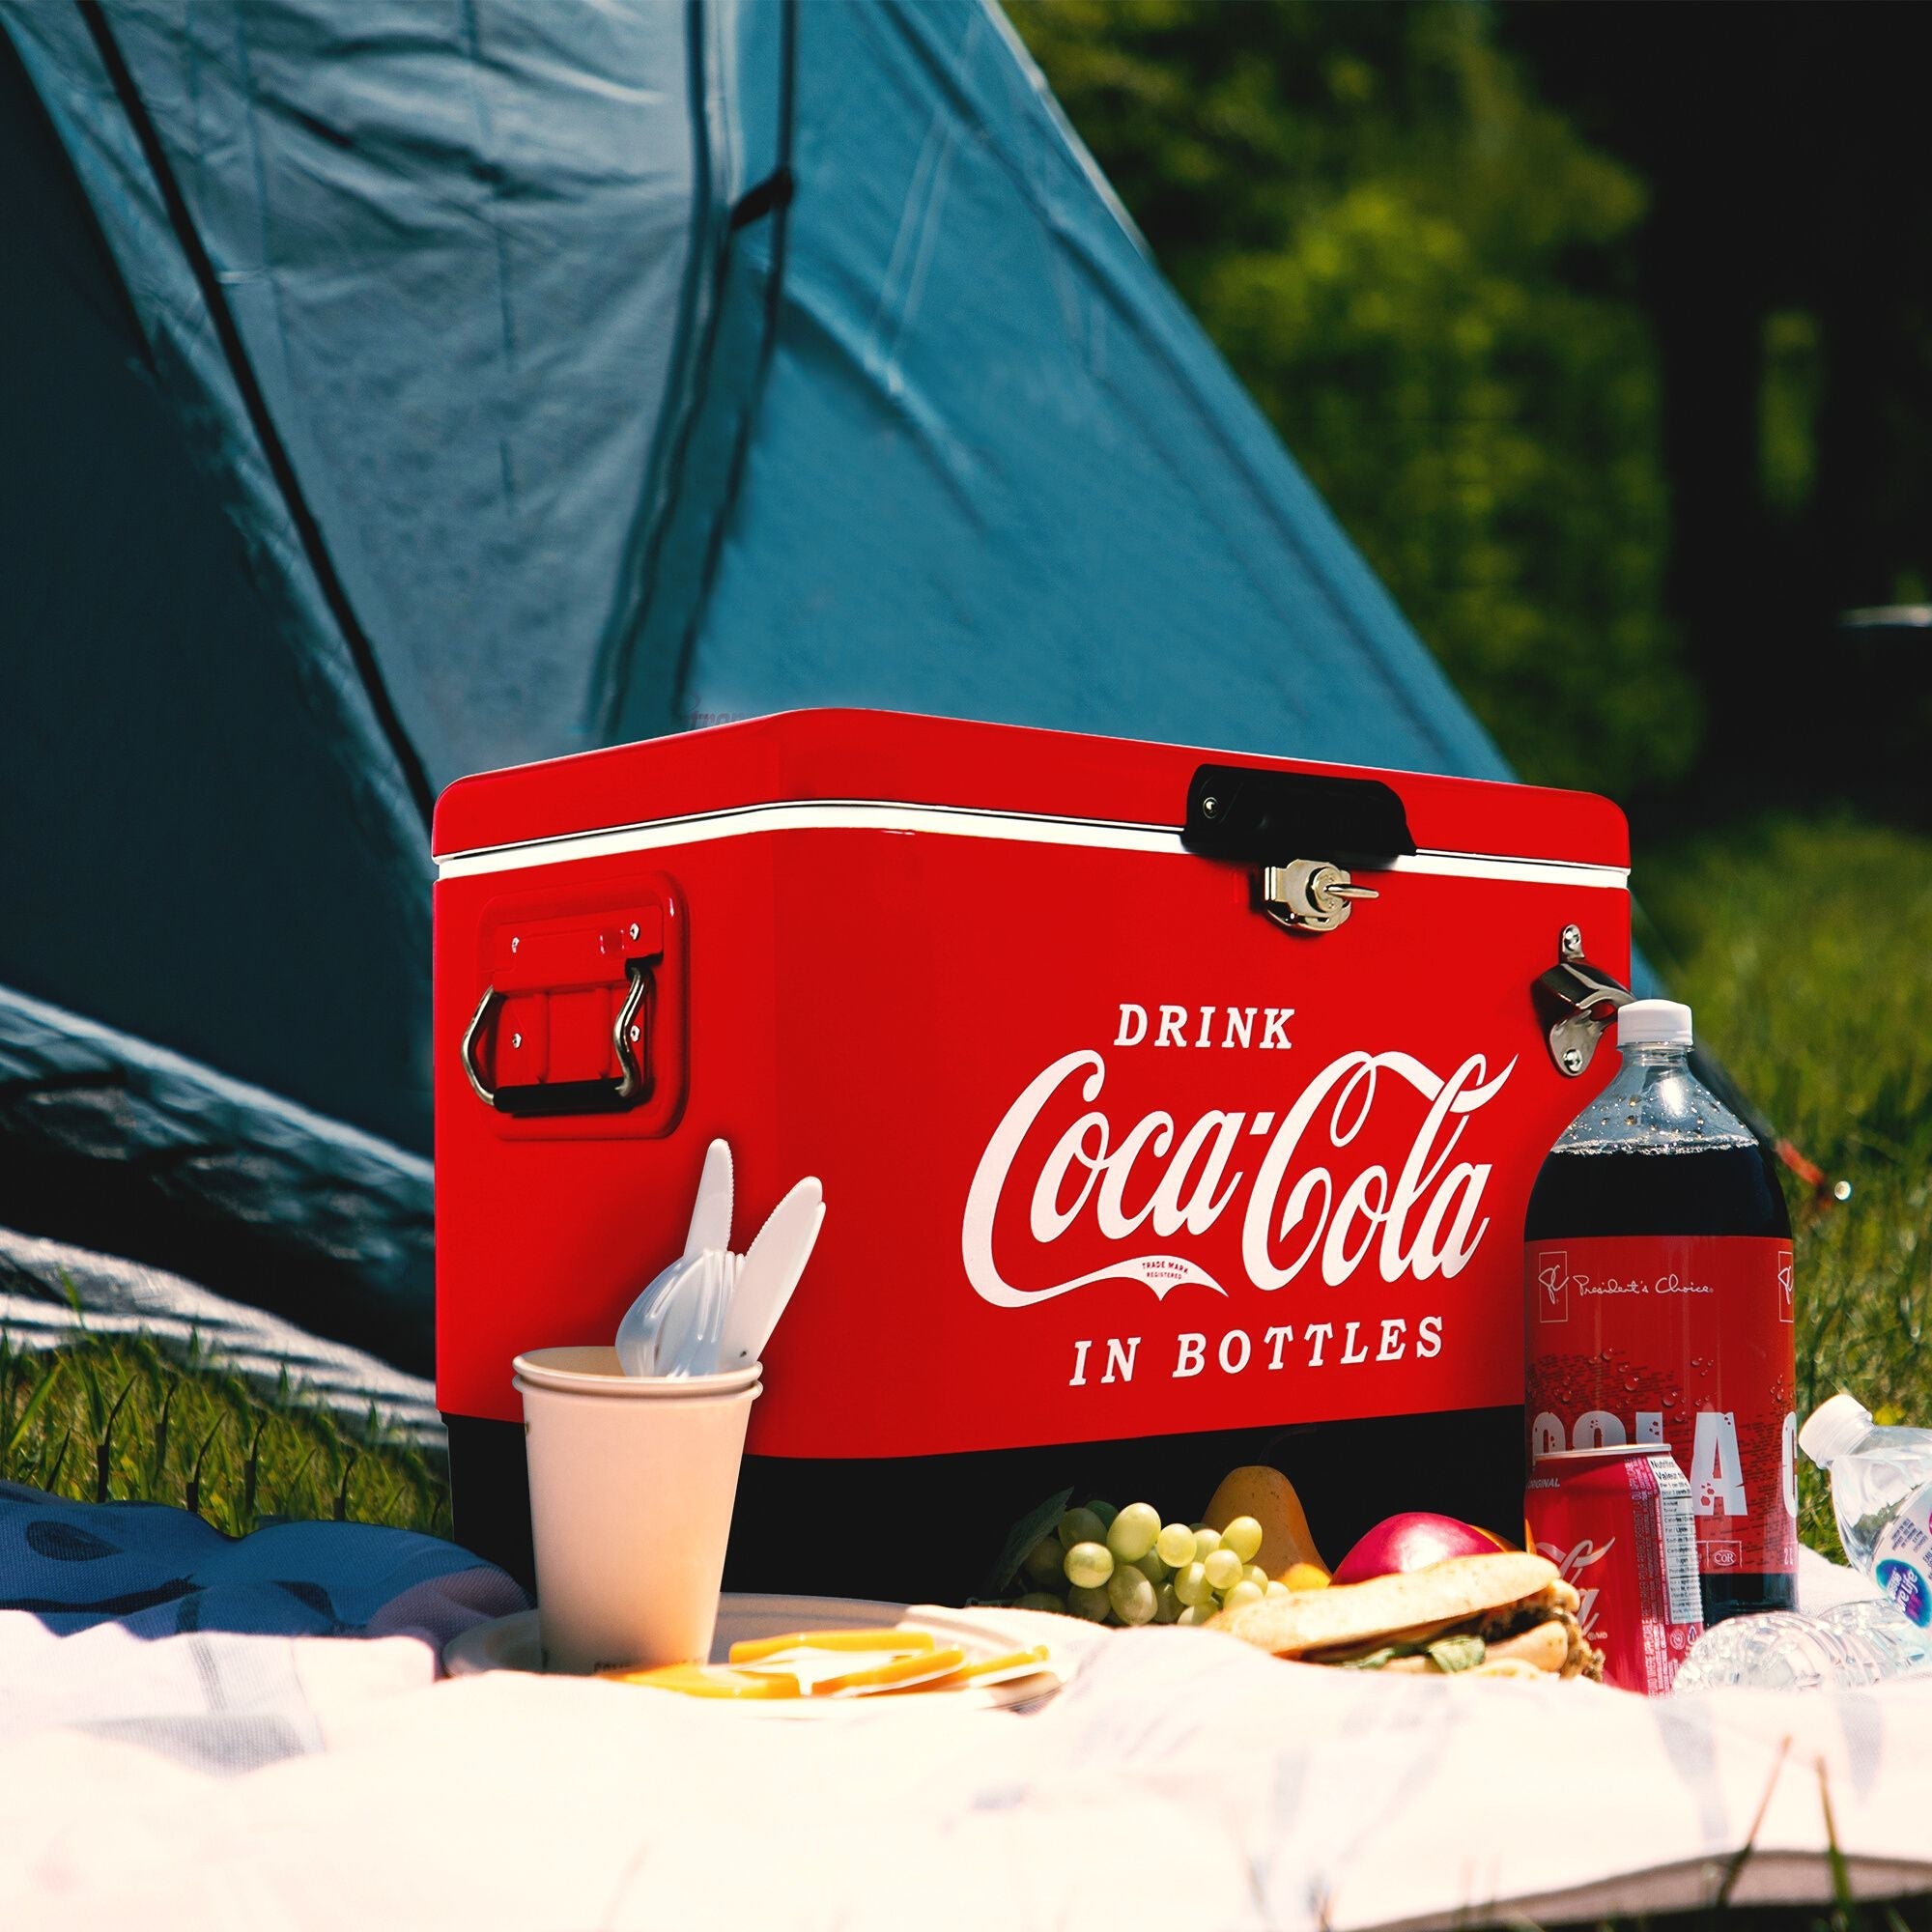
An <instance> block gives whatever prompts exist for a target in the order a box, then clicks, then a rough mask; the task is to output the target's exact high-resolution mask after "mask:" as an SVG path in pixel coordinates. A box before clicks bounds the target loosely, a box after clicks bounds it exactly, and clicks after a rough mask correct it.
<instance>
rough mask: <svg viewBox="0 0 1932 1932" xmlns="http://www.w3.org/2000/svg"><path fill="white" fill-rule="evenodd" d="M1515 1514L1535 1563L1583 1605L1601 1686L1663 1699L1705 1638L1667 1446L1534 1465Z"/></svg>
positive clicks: (1574, 1455) (1595, 1452)
mask: <svg viewBox="0 0 1932 1932" xmlns="http://www.w3.org/2000/svg"><path fill="white" fill-rule="evenodd" d="M1522 1513H1523V1516H1524V1518H1525V1519H1526V1520H1527V1521H1528V1524H1529V1534H1530V1538H1531V1540H1532V1541H1533V1543H1534V1544H1535V1547H1536V1549H1537V1552H1538V1554H1539V1555H1543V1556H1547V1557H1548V1558H1549V1560H1550V1561H1551V1562H1552V1563H1554V1564H1555V1565H1556V1567H1557V1569H1558V1570H1559V1571H1561V1572H1562V1574H1563V1577H1564V1579H1565V1580H1566V1581H1567V1582H1569V1583H1571V1584H1573V1585H1574V1586H1575V1587H1576V1590H1577V1594H1578V1595H1579V1596H1580V1597H1581V1598H1582V1600H1583V1602H1582V1606H1581V1608H1580V1609H1579V1610H1578V1611H1577V1621H1578V1622H1579V1623H1580V1624H1581V1625H1582V1626H1583V1634H1584V1636H1585V1637H1586V1638H1587V1639H1588V1640H1589V1641H1590V1642H1591V1643H1593V1644H1595V1645H1596V1647H1597V1648H1598V1649H1599V1650H1601V1651H1602V1652H1603V1653H1604V1682H1605V1684H1614V1685H1616V1686H1617V1687H1618V1688H1619V1689H1620V1690H1635V1691H1637V1692H1638V1693H1639V1694H1641V1695H1643V1696H1646V1697H1658V1696H1662V1694H1663V1692H1664V1691H1666V1690H1669V1689H1670V1686H1671V1683H1672V1681H1673V1680H1674V1679H1675V1677H1676V1675H1677V1667H1678V1665H1679V1664H1681V1663H1682V1662H1684V1659H1685V1657H1686V1656H1687V1655H1688V1654H1689V1652H1690V1646H1691V1645H1692V1644H1693V1643H1695V1642H1696V1641H1697V1639H1698V1637H1699V1636H1700V1635H1702V1634H1703V1630H1704V1609H1703V1603H1702V1600H1701V1598H1700V1596H1699V1594H1698V1585H1697V1524H1696V1518H1695V1516H1694V1515H1693V1514H1692V1510H1691V1504H1690V1484H1689V1483H1688V1482H1686V1481H1685V1479H1684V1471H1683V1470H1682V1469H1680V1468H1679V1467H1678V1466H1677V1463H1676V1462H1675V1461H1674V1460H1673V1459H1672V1457H1671V1454H1670V1445H1669V1443H1667V1442H1632V1443H1626V1444H1623V1445H1621V1446H1619V1447H1615V1448H1603V1449H1562V1450H1556V1451H1552V1452H1551V1453H1550V1454H1548V1455H1544V1456H1539V1457H1538V1458H1537V1459H1536V1462H1535V1464H1534V1466H1533V1467H1532V1468H1531V1470H1530V1476H1529V1482H1528V1484H1527V1486H1526V1487H1525V1489H1524V1491H1523V1499H1522Z"/></svg>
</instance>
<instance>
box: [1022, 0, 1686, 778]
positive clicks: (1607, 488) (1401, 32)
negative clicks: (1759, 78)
mask: <svg viewBox="0 0 1932 1932" xmlns="http://www.w3.org/2000/svg"><path fill="white" fill-rule="evenodd" d="M1009 13H1010V14H1011V16H1012V18H1013V20H1014V21H1015V23H1016V25H1017V26H1018V29H1019V31H1020V33H1021V35H1022V37H1023V38H1024V39H1025V41H1026V43H1027V44H1028V46H1029V47H1030V48H1031V49H1032V51H1033V53H1034V55H1035V57H1036V58H1037V60H1038V61H1039V63H1040V65H1041V67H1042V68H1043V69H1044V70H1045V72H1046V74H1047V77H1048V79H1049V80H1050V81H1051V82H1052V84H1053V87H1054V89H1055V91H1056V93H1057V94H1058V95H1059V97H1060V99H1061V102H1062V104H1063V105H1064V106H1065V109H1066V112H1067V114H1068V116H1069V117H1070V119H1071V120H1072V122H1073V125H1074V126H1075V128H1077V129H1078V131H1079V132H1080V134H1081V136H1082V137H1083V138H1084V140H1085V141H1086V143H1087V145H1088V146H1089V147H1090V148H1091V149H1092V150H1093V152H1094V157H1095V158H1096V160H1097V161H1098V162H1099V164H1100V166H1101V168H1102V169H1103V170H1104V171H1105V172H1106V173H1107V175H1108V176H1109V177H1110V179H1111V180H1112V181H1113V183H1114V185H1115V186H1116V187H1117V188H1118V190H1119V191H1120V194H1121V196H1122V200H1123V201H1124V202H1125V204H1126V206H1127V208H1128V210H1129V211H1130V212H1131V213H1132V214H1133V216H1134V219H1135V221H1136V222H1137V223H1138V224H1139V226H1140V228H1141V230H1142V232H1143V234H1144V235H1145V236H1146V238H1147V241H1148V242H1149V244H1150V246H1151V249H1152V251H1153V253H1154V255H1155V257H1156V258H1157V259H1158V261H1159V263H1160V265H1161V267H1162V269H1163V270H1165V272H1166V273H1167V274H1168V276H1169V277H1170V278H1171V279H1172V281H1173V282H1174V284H1175V286H1176V288H1177V289H1178V291H1179V294H1180V296H1181V298H1182V299H1183V300H1184V301H1185V302H1186V303H1187V304H1188V306H1189V307H1190V308H1191V309H1192V310H1193V311H1194V313H1195V315H1196V316H1197V317H1199V319H1200V320H1201V322H1202V324H1203V325H1204V326H1205V327H1206V328H1207V330H1208V334H1209V335H1210V336H1211V337H1212V338H1213V339H1214V341H1215V342H1216V343H1217V345H1218V346H1219V347H1220V348H1221V350H1222V351H1223V353H1224V354H1225V355H1227V357H1228V359H1229V361H1230V362H1231V363H1232V364H1233V365H1234V368H1235V370H1236V373H1237V374H1238V375H1239V377H1240V378H1241V380H1242V382H1243V383H1244V384H1246V385H1247V388H1248V390H1249V392H1250V393H1251V394H1252V395H1253V396H1254V398H1255V399H1256V401H1257V402H1258V403H1259V404H1260V405H1261V407H1262V409H1263V410H1264V411H1265V412H1266V413H1267V414H1268V416H1269V417H1270V418H1271V419H1272V420H1273V422H1274V424H1275V426H1276V427H1277V428H1278V429H1279V430H1280V431H1281V433H1282V436H1283V438H1284V440H1286V441H1287V443H1288V446H1289V448H1290V449H1291V450H1292V451H1293V454H1294V455H1295V457H1296V458H1297V459H1298V460H1299V462H1300V463H1301V465H1302V467H1303V468H1304V469H1306V470H1307V471H1308V473H1309V475H1310V477H1311V479H1312V480H1313V482H1314V483H1315V485H1316V487H1317V488H1318V489H1320V490H1321V492H1322V494H1323V495H1324V496H1325V497H1327V499H1328V501H1329V503H1330V504H1331V505H1332V506H1333V508H1334V510H1335V512H1336V514H1337V515H1338V516H1339V517H1340V518H1341V520H1342V522H1343V524H1344V525H1345V526H1347V527H1348V529H1349V531H1350V534H1351V535H1352V536H1353V538H1354V539H1355V541H1356V542H1357V543H1358V544H1359V545H1360V547H1361V548H1362V550H1363V551H1364V552H1365V553H1366V554H1367V555H1368V557H1369V560H1370V561H1371V562H1372V563H1373V564H1374V565H1375V567H1376V569H1377V570H1378V573H1379V574H1380V576H1381V577H1382V579H1383V581H1384V582H1386V583H1387V585H1388V587H1389V589H1390V590H1391V591H1392V592H1393V594H1394V596H1395V598H1396V601H1397V602H1398V603H1399V604H1400V605H1402V607H1403V608H1404V609H1405V611H1406V612H1407V613H1408V615H1409V617H1410V619H1411V620H1412V621H1413V622H1414V624H1415V625H1416V627H1417V629H1418V630H1419V631H1420V632H1421V634H1422V636H1423V638H1424V639H1426V640H1427V641H1428V643H1429V644H1430V645H1431V647H1432V648H1433V649H1434V650H1435V653H1436V655H1437V656H1438V657H1439V659H1440V660H1441V662H1442V664H1443V665H1444V667H1445V668H1446V669H1447V670H1448V672H1449V675H1450V676H1451V678H1452V679H1453V680H1454V681H1455V682H1456V684H1457V685H1458V686H1459V687H1460V689H1461V690H1462V692H1463V695H1464V696H1466V697H1467V699H1468V700H1469V702H1470V703H1471V704H1472V705H1473V706H1474V708H1475V710H1476V712H1477V714H1478V715H1479V716H1480V717H1481V718H1482V720H1483V722H1484V723H1485V724H1486V725H1488V726H1489V727H1490V729H1491V731H1492V733H1493V734H1494V735H1495V737H1496V739H1497V741H1498V742H1499V743H1500V744H1501V746H1502V748H1503V750H1504V752H1505V753H1507V754H1508V755H1509V757H1510V758H1511V759H1512V760H1513V761H1514V762H1515V764H1516V765H1517V767H1518V769H1519V770H1520V772H1521V773H1522V775H1523V776H1524V777H1525V778H1528V779H1532V780H1537V781H1544V782H1554V783H1572V784H1585V785H1588V786H1590V787H1592V788H1595V789H1603V790H1608V791H1611V792H1616V793H1623V794H1629V793H1631V792H1634V791H1640V790H1653V789H1657V788H1660V787H1662V786H1664V785H1667V784H1669V783H1670V782H1671V781H1674V780H1676V779H1678V778H1680V777H1681V776H1682V775H1683V774H1684V773H1685V771H1686V770H1687V769H1688V767H1689V765H1690V760H1691V759H1692V757H1693V756H1694V754H1695V752H1696V749H1697V743H1698V735H1699V725H1698V704H1697V697H1696V693H1695V691H1694V690H1693V687H1692V685H1691V682H1690V678H1689V677H1688V676H1687V675H1686V673H1685V670H1684V668H1683V667H1682V664H1681V661H1680V653H1679V648H1678V640H1677V639H1676V637H1675V635H1674V633H1673V630H1672V627H1671V624H1670V622H1669V621H1668V619H1667V617H1666V615H1665V610H1664V586H1663V572H1664V565H1665V560H1666V550H1667V545H1668V539H1669V528H1668V520H1669V504H1668V501H1667V495H1666V490H1665V485H1664V478H1663V472H1662V456H1661V440H1660V433H1659V407H1660V405H1659V394H1658V384H1657V375H1656V361H1655V356H1654V354H1653V351H1652V345H1651V340H1650V335H1649V329H1648V325H1647V323H1646V320H1645V317H1644V315H1643V312H1642V310H1641V309H1640V307H1639V306H1638V304H1637V302H1636V300H1635V299H1634V296H1633V294H1632V293H1631V291H1630V290H1629V289H1627V288H1626V287H1624V286H1621V283H1622V282H1623V281H1624V280H1626V279H1627V278H1628V260H1629V251H1628V249H1627V248H1626V247H1624V246H1622V245H1621V244H1622V243H1623V242H1624V241H1625V238H1627V236H1628V235H1629V233H1630V231H1631V230H1632V229H1633V228H1634V225H1635V224H1636V223H1638V222H1639V221H1640V219H1641V218H1642V215H1643V212H1644V191H1643V187H1642V185H1641V184H1640V182H1639V181H1638V179H1637V178H1636V177H1635V176H1634V174H1632V173H1631V172H1630V171H1629V170H1628V169H1627V168H1625V167H1623V166H1621V165H1619V164H1618V163H1617V162H1615V161H1613V160H1611V159H1609V158H1608V157H1606V156H1604V155H1602V154H1600V153H1597V152H1595V151H1593V150H1592V149H1591V148H1590V147H1589V146H1587V145H1586V144H1585V143H1584V142H1583V141H1582V140H1581V139H1580V138H1579V137H1578V136H1577V134H1576V133H1575V132H1574V131H1573V129H1572V128H1571V126H1570V124H1569V123H1568V122H1567V121H1566V120H1565V119H1564V118H1563V117H1562V116H1560V115H1558V114H1556V113H1553V112H1551V111H1549V110H1548V109H1547V108H1545V107H1544V106H1542V105H1540V104H1539V103H1538V101H1537V100H1536V99H1535V98H1534V96H1533V93H1532V91H1531V89H1530V87H1529V85H1528V84H1527V82H1526V81H1525V79H1524V78H1523V76H1522V74H1521V73H1520V71H1519V69H1518V67H1517V66H1516V64H1515V63H1514V62H1513V61H1512V60H1511V59H1510V58H1509V57H1507V56H1506V55H1505V54H1504V53H1503V52H1502V51H1501V50H1500V49H1499V47H1498V46H1497V44H1496V37H1495V22H1494V18H1493V15H1492V13H1491V11H1490V10H1489V9H1488V8H1486V7H1481V6H1473V5H1470V6H1428V5H1424V6H1407V5H1381V6H1373V7H1368V6H1352V7H1344V6H1335V5H1321V4H1316V0H1288V3H1287V4H1276V5H1270V6H1229V5H1220V4H1214V3H1213V0H1208V4H1201V0H1009Z"/></svg>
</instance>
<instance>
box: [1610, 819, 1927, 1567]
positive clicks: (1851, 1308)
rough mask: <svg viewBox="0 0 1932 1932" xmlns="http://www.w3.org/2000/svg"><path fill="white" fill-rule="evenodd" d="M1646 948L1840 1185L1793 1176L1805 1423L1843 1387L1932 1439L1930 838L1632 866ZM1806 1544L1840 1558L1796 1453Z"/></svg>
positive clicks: (1745, 832) (1885, 837)
mask: <svg viewBox="0 0 1932 1932" xmlns="http://www.w3.org/2000/svg"><path fill="white" fill-rule="evenodd" d="M1635 886H1636V890H1637V893H1638V895H1640V897H1641V899H1642V901H1643V907H1644V912H1645V914H1646V915H1647V917H1648V922H1649V923H1647V924H1640V925H1639V928H1638V936H1639V938H1640V940H1641V941H1642V942H1643V943H1644V944H1645V945H1646V946H1647V947H1648V948H1649V949H1650V951H1651V952H1652V954H1653V957H1654V958H1655V960H1656V963H1657V964H1658V966H1659V968H1660V969H1661V970H1662V972H1663V973H1664V975H1665V976H1666V978H1667V979H1668V980H1669V981H1670V984H1671V988H1672V990H1673V991H1674V992H1675V993H1677V994H1678V996H1679V997H1681V998H1683V999H1686V1000H1688V1001H1690V1004H1691V1006H1692V1007H1693V1008H1694V1009H1695V1011H1696V1025H1697V1033H1698V1036H1699V1037H1700V1038H1701V1039H1703V1040H1704V1041H1706V1042H1707V1043H1708V1044H1709V1045H1710V1046H1711V1047H1712V1048H1713V1049H1714V1050H1715V1051H1716V1052H1717V1054H1718V1055H1719V1058H1720V1059H1721V1060H1722V1061H1723V1062H1724V1064H1725V1065H1727V1066H1728V1067H1729V1069H1730V1071H1731V1073H1732V1074H1733V1076H1734V1077H1735V1078H1736V1079H1737V1081H1738V1082H1739V1084H1740V1085H1741V1086H1742V1087H1743V1088H1744V1090H1745V1091H1746V1092H1747V1094H1750V1095H1751V1097H1752V1098H1753V1099H1754V1100H1755V1101H1756V1102H1757V1103H1758V1104H1759V1106H1761V1107H1762V1108H1763V1109H1764V1111H1765V1112H1766V1113H1768V1114H1769V1115H1770V1117H1771V1119H1772V1122H1773V1123H1774V1125H1775V1126H1776V1129H1777V1131H1778V1132H1779V1133H1780V1134H1782V1135H1783V1136H1784V1137H1785V1138H1786V1139H1788V1140H1790V1141H1792V1142H1794V1143H1795V1144H1796V1145H1797V1146H1798V1147H1799V1148H1800V1149H1801V1150H1802V1151H1804V1153H1805V1154H1807V1155H1808V1156H1809V1157H1810V1158H1811V1159H1812V1160H1813V1161H1815V1162H1816V1163H1817V1164H1818V1165H1819V1166H1820V1167H1821V1168H1823V1169H1824V1170H1825V1173H1826V1175H1827V1176H1828V1177H1829V1179H1832V1180H1833V1181H1843V1182H1846V1183H1849V1185H1850V1188H1851V1194H1850V1197H1849V1199H1847V1200H1846V1201H1844V1202H1843V1203H1842V1204H1840V1203H1834V1202H1832V1201H1830V1200H1829V1198H1828V1199H1827V1200H1826V1201H1824V1202H1820V1201H1819V1200H1818V1199H1816V1198H1815V1197H1814V1196H1813V1194H1812V1193H1811V1191H1810V1190H1809V1189H1807V1188H1806V1187H1804V1185H1803V1183H1801V1182H1799V1181H1798V1180H1797V1179H1795V1177H1791V1176H1787V1177H1786V1185H1787V1193H1788V1195H1789V1198H1790V1203H1791V1210H1792V1223H1793V1229H1794V1232H1795V1234H1796V1236H1797V1240H1796V1247H1797V1295H1798V1301H1797V1313H1798V1390H1799V1412H1800V1413H1801V1414H1804V1413H1806V1412H1808V1410H1809V1409H1810V1407H1811V1406H1814V1405H1815V1404H1816V1403H1818V1402H1820V1401H1822V1400H1823V1399H1824V1398H1825V1397H1826V1396H1828V1395H1830V1394H1831V1393H1832V1392H1833V1390H1834V1389H1836V1388H1839V1387H1844V1388H1849V1389H1850V1390H1851V1391H1852V1392H1853V1394H1855V1395H1856V1396H1858V1398H1859V1399H1860V1400H1861V1402H1863V1403H1864V1404H1865V1406H1867V1407H1869V1408H1871V1409H1873V1410H1874V1411H1876V1412H1877V1413H1878V1414H1879V1416H1880V1419H1881V1420H1884V1421H1898V1420H1904V1421H1908V1422H1917V1423H1923V1424H1925V1425H1927V1426H1932V1356H1928V1355H1927V1353H1926V1350H1925V1342H1926V1337H1927V1334H1928V1331H1932V998H1928V995H1929V994H1932V839H1928V838H1924V837H1920V836H1916V835H1914V834H1911V833H1906V832H1900V831H1893V830H1888V829H1883V828H1879V827H1873V826H1865V825H1860V824H1856V823H1853V822H1849V821H1847V822H1838V823H1831V824H1826V825H1822V826H1821V825H1817V824H1807V823H1804V822H1803V821H1800V820H1797V819H1788V818H1770V819H1759V820H1753V821H1751V822H1749V823H1747V824H1744V825H1740V826H1735V827H1731V828H1728V829H1725V830H1723V831H1720V832H1716V833H1706V834H1703V835H1701V836H1699V837H1697V838H1687V839H1684V840H1682V841H1681V842H1679V843H1677V844H1676V845H1674V846H1670V847H1666V848H1663V849H1662V850H1656V851H1650V852H1645V853H1643V854H1642V855H1641V857H1640V863H1639V866H1638V868H1637V873H1636V878H1635ZM1799 1528H1800V1533H1801V1534H1802V1535H1803V1536H1804V1540H1805V1541H1806V1542H1807V1543H1809V1544H1810V1545H1811V1546H1812V1547H1813V1548H1817V1549H1821V1550H1823V1551H1824V1552H1825V1553H1826V1554H1827V1555H1830V1556H1833V1557H1836V1556H1838V1553H1839V1552H1838V1547H1837V1542H1838V1540H1837V1532H1836V1530H1835V1529H1834V1528H1833V1522H1832V1514H1831V1507H1830V1497H1829V1493H1828V1491H1827V1488H1826V1485H1825V1482H1824V1480H1823V1478H1822V1476H1821V1475H1820V1473H1819V1472H1818V1471H1817V1470H1815V1469H1813V1468H1812V1467H1811V1465H1810V1464H1809V1463H1806V1462H1804V1459H1803V1458H1802V1457H1801V1458H1800V1517H1799Z"/></svg>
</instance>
